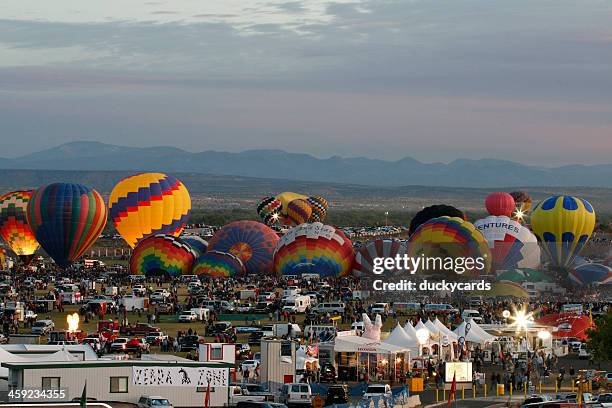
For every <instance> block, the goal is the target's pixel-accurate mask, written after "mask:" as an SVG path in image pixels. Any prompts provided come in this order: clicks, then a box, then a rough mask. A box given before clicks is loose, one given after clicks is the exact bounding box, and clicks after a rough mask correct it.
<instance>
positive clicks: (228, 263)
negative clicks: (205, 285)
mask: <svg viewBox="0 0 612 408" xmlns="http://www.w3.org/2000/svg"><path fill="white" fill-rule="evenodd" d="M192 272H193V274H194V275H208V276H210V277H213V278H233V277H235V276H242V275H244V274H245V273H246V270H245V267H244V264H243V263H242V261H241V260H240V258H238V257H237V256H235V255H232V254H228V253H227V252H221V251H208V252H206V253H205V254H204V255H202V256H201V257H199V258H198V259H197V260H196V262H195V264H194V265H193V269H192Z"/></svg>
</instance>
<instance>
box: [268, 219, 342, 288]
mask: <svg viewBox="0 0 612 408" xmlns="http://www.w3.org/2000/svg"><path fill="white" fill-rule="evenodd" d="M353 258H354V253H353V244H352V243H351V241H350V240H349V239H348V238H347V237H346V236H345V235H344V233H343V232H342V231H341V230H339V229H337V228H335V227H332V226H330V225H323V224H322V223H320V222H315V223H312V224H302V225H298V226H297V227H293V228H291V229H290V230H289V231H288V232H287V233H286V234H285V235H283V236H282V237H281V239H280V240H279V241H278V245H277V246H276V250H275V251H274V271H275V272H276V273H278V274H281V275H301V274H303V273H317V274H319V275H320V276H321V277H322V278H327V277H338V276H347V275H348V274H349V273H350V271H351V266H352V264H353Z"/></svg>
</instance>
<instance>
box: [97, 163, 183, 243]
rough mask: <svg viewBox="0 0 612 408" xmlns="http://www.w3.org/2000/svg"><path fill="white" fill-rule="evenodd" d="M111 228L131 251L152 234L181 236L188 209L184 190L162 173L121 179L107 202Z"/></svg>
mask: <svg viewBox="0 0 612 408" xmlns="http://www.w3.org/2000/svg"><path fill="white" fill-rule="evenodd" d="M108 208H109V210H110V216H111V219H112V220H113V223H114V224H115V228H116V229H117V231H118V232H119V234H121V236H122V237H123V239H125V242H127V244H128V245H129V246H131V247H132V248H134V247H135V246H136V244H137V243H138V241H139V240H141V239H143V238H146V237H149V236H152V235H156V234H167V235H174V236H175V237H178V236H179V235H181V232H182V231H183V228H184V227H185V224H186V223H187V220H188V219H189V211H190V210H191V198H190V196H189V192H188V191H187V188H186V187H185V186H184V185H183V183H181V182H180V181H179V180H177V179H175V178H174V177H172V176H168V175H166V174H163V173H141V174H136V175H133V176H130V177H126V178H124V179H123V180H121V181H120V182H119V183H117V185H116V186H115V187H114V188H113V191H112V192H111V195H110V199H109V201H108Z"/></svg>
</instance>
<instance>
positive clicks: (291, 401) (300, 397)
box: [280, 383, 312, 407]
mask: <svg viewBox="0 0 612 408" xmlns="http://www.w3.org/2000/svg"><path fill="white" fill-rule="evenodd" d="M280 402H282V403H283V404H286V405H287V406H288V407H291V406H301V407H303V406H307V407H311V406H312V390H311V389H310V384H305V383H292V384H283V387H282V388H281V391H280Z"/></svg>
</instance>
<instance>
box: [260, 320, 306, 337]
mask: <svg viewBox="0 0 612 408" xmlns="http://www.w3.org/2000/svg"><path fill="white" fill-rule="evenodd" d="M289 326H291V336H292V337H295V336H296V335H297V334H299V333H301V332H302V329H300V326H299V325H297V324H293V323H275V324H267V325H265V326H263V327H262V328H261V331H262V332H263V335H264V337H282V336H286V335H288V334H289Z"/></svg>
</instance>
